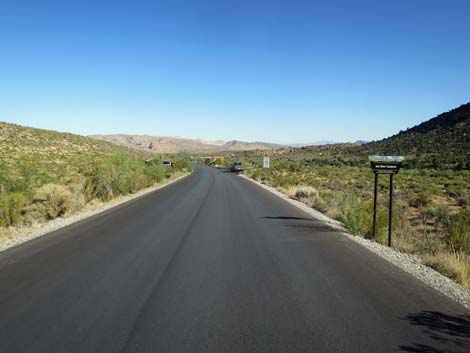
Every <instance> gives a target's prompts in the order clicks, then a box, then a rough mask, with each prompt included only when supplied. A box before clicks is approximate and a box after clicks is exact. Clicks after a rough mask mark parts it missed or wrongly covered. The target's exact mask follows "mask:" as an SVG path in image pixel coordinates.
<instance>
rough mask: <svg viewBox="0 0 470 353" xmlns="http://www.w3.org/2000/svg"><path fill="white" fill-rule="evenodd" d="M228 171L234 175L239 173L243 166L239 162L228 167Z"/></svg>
mask: <svg viewBox="0 0 470 353" xmlns="http://www.w3.org/2000/svg"><path fill="white" fill-rule="evenodd" d="M230 171H231V172H234V173H239V172H242V171H243V164H242V163H240V162H234V163H232V166H231V167H230Z"/></svg>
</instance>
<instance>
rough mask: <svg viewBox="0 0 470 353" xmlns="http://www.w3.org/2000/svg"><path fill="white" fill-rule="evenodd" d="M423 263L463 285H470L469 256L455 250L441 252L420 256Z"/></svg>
mask: <svg viewBox="0 0 470 353" xmlns="http://www.w3.org/2000/svg"><path fill="white" fill-rule="evenodd" d="M422 261H423V263H424V264H425V265H427V266H429V267H431V268H433V269H435V270H436V271H437V272H439V273H442V274H443V275H444V276H447V277H449V278H452V279H453V280H455V281H456V282H458V283H460V284H462V285H463V286H466V287H470V258H469V257H468V256H465V255H462V254H459V253H455V252H450V253H448V252H441V253H439V254H436V255H425V256H423V257H422Z"/></svg>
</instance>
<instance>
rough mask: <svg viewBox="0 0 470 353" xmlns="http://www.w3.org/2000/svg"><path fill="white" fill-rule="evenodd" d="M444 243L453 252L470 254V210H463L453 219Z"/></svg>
mask: <svg viewBox="0 0 470 353" xmlns="http://www.w3.org/2000/svg"><path fill="white" fill-rule="evenodd" d="M444 241H445V242H446V244H447V246H448V247H449V248H450V249H451V250H453V251H456V252H463V253H466V254H470V209H464V210H461V211H460V212H459V213H457V214H456V215H455V216H453V217H452V218H451V221H450V224H449V226H448V228H447V230H446V233H445V236H444Z"/></svg>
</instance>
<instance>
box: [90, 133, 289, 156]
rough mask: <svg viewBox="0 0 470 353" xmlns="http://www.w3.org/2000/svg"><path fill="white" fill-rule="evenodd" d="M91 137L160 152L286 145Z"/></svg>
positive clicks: (254, 148) (166, 138)
mask: <svg viewBox="0 0 470 353" xmlns="http://www.w3.org/2000/svg"><path fill="white" fill-rule="evenodd" d="M89 137H91V138H94V139H98V140H102V141H107V142H111V143H114V144H117V145H122V146H126V147H130V148H134V149H139V150H147V151H152V152H158V153H178V152H217V151H243V150H264V149H276V148H282V147H284V146H283V145H279V144H275V143H268V142H260V141H255V142H246V141H239V140H230V141H222V140H213V141H211V140H204V139H193V138H186V137H179V136H153V135H147V134H145V135H132V134H109V135H107V134H101V135H89Z"/></svg>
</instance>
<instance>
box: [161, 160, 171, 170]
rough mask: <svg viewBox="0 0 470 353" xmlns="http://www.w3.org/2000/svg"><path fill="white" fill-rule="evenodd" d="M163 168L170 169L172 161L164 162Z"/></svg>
mask: <svg viewBox="0 0 470 353" xmlns="http://www.w3.org/2000/svg"><path fill="white" fill-rule="evenodd" d="M163 166H164V167H165V168H169V167H171V162H170V161H163Z"/></svg>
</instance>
